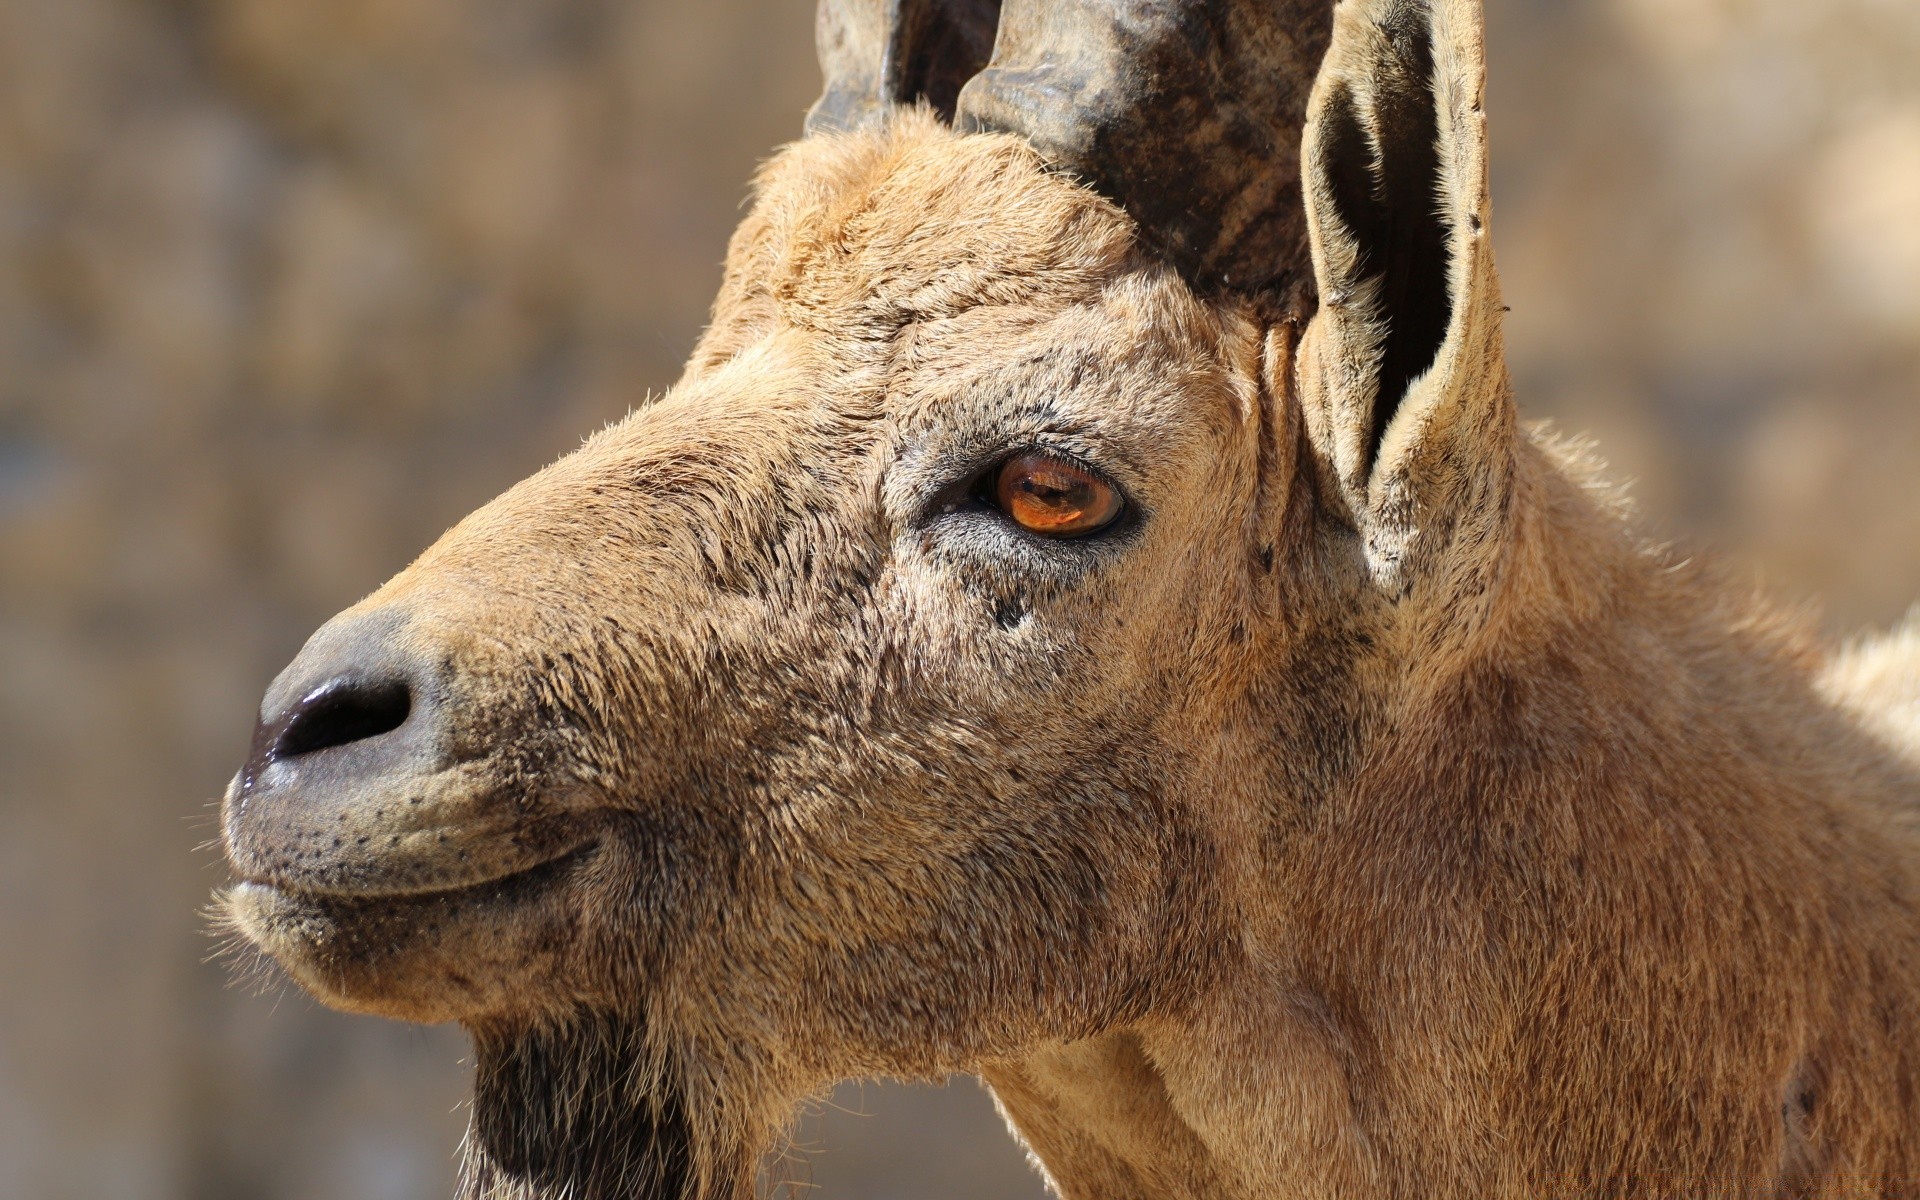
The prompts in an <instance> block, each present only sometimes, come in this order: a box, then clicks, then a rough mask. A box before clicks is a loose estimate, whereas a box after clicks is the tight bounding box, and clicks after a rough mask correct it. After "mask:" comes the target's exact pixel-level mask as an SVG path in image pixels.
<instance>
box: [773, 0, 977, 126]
mask: <svg viewBox="0 0 1920 1200" xmlns="http://www.w3.org/2000/svg"><path fill="white" fill-rule="evenodd" d="M999 18H1000V0H820V7H819V10H818V12H817V13H816V15H815V18H814V43H815V45H816V47H817V48H818V50H819V54H820V72H821V74H822V75H824V76H825V77H826V86H825V89H824V90H823V91H822V92H821V94H820V99H819V100H817V101H815V102H814V105H813V108H812V109H811V110H809V111H808V113H807V132H808V133H821V132H836V131H846V130H852V129H862V128H865V127H867V126H869V125H872V124H874V123H875V122H877V121H879V120H880V118H881V116H882V115H883V114H884V113H885V112H886V110H887V109H888V107H890V106H892V105H895V104H915V103H918V102H920V101H923V100H924V101H925V102H926V103H927V104H929V105H931V106H932V107H933V109H934V111H936V112H938V113H939V114H940V115H941V117H942V118H944V119H946V120H949V121H950V120H952V119H953V112H954V102H955V100H956V99H957V98H958V97H959V94H960V88H961V85H963V84H965V83H966V82H967V80H969V79H971V78H972V77H973V76H974V74H975V73H977V72H978V71H979V70H980V68H981V67H983V66H985V65H986V63H987V58H988V56H989V55H990V54H991V53H992V52H993V38H994V29H995V27H996V26H997V25H998V23H999Z"/></svg>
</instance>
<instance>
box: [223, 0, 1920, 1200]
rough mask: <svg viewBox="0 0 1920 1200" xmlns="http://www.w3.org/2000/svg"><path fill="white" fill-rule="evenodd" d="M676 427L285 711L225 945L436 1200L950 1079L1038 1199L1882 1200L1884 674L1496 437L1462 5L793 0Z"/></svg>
mask: <svg viewBox="0 0 1920 1200" xmlns="http://www.w3.org/2000/svg"><path fill="white" fill-rule="evenodd" d="M819 51H820V57H821V61H822V64H823V67H824V69H825V74H826V88H825V92H824V94H823V96H822V98H821V100H820V102H819V103H818V104H817V105H816V106H815V108H814V110H813V112H812V113H811V114H810V116H809V119H808V131H807V133H806V136H804V137H802V138H801V139H800V140H799V141H797V142H795V143H794V144H792V145H791V146H788V147H787V148H785V149H784V150H782V151H781V152H780V153H779V154H778V156H777V157H775V158H774V159H773V160H772V161H771V162H770V163H769V164H768V165H767V166H766V167H765V168H764V170H763V171H762V172H761V174H760V176H759V179H758V181H757V184H756V189H755V200H754V203H753V206H752V208H751V210H750V211H749V213H748V214H747V216H746V217H745V219H744V221H743V222H742V224H741V225H740V227H739V230H738V232H737V233H736V234H735V236H734V239H733V242H732V245H731V248H730V250H729V253H728V257H727V264H726V269H725V276H724V279H723V282H722V284H721V288H720V293H719V297H718V299H717V300H716V301H715V304H714V308H713V314H712V322H711V324H710V326H709V327H708V329H707V330H706V332H705V334H704V335H703V337H702V338H701V340H700V342H699V344H698V346H697V347H696V349H695V350H694V352H693V355H692V357H691V359H690V361H689V362H688V364H687V367H686V370H685V374H684V375H683V376H682V378H681V379H680V381H679V382H678V383H677V384H676V385H675V386H674V388H673V389H672V390H671V391H670V392H669V393H667V394H666V395H665V396H663V397H662V398H660V399H659V400H657V401H655V402H653V403H651V404H648V405H647V406H645V407H643V408H641V409H639V410H638V411H636V412H634V413H632V414H631V415H630V416H629V417H627V419H625V420H624V421H622V422H620V423H618V424H616V425H614V426H612V427H611V428H609V429H606V430H604V431H602V432H601V433H599V434H597V435H595V436H594V437H593V438H591V439H590V440H589V441H588V442H587V443H586V444H585V445H584V446H583V447H582V448H581V449H580V450H578V451H577V452H575V453H573V454H571V455H569V456H568V457H566V458H564V459H562V460H560V461H559V462H557V463H555V464H553V465H552V466H550V467H548V468H546V469H545V470H543V471H541V472H539V473H538V474H536V475H534V476H532V477H531V478H529V479H527V480H525V481H524V482H522V483H520V484H519V485H517V486H516V487H514V488H512V489H511V490H509V491H508V492H506V493H505V494H504V495H502V496H500V497H499V498H498V499H496V500H494V501H493V502H491V503H489V504H487V505H485V506H484V507H482V508H480V509H479V510H478V511H477V512H475V513H473V514H472V515H471V516H469V517H468V518H467V519H465V520H464V521H462V522H461V523H460V524H459V525H458V526H457V527H455V528H454V529H453V530H451V531H450V532H449V533H447V534H446V535H445V536H444V537H443V538H442V539H441V540H440V541H439V542H437V543H436V544H434V545H433V546H432V547H431V548H429V549H428V550H427V551H426V552H425V553H424V554H422V555H421V556H420V558H419V559H418V560H416V561H415V562H414V563H413V564H412V565H410V566H409V567H407V568H406V569H405V570H404V571H402V572H401V573H400V574H399V575H398V576H396V577H395V578H394V579H392V580H391V581H389V582H388V583H386V584H385V585H384V586H382V587H381V588H380V589H379V590H377V591H376V592H374V593H373V594H372V595H371V596H369V597H367V598H366V599H365V600H363V601H361V602H360V603H358V604H356V605H354V606H353V607H351V608H349V609H347V610H346V611H345V612H343V613H341V614H340V615H339V616H337V617H335V618H334V619H333V620H332V621H330V622H328V623H327V624H326V625H325V626H324V627H323V628H322V629H321V630H320V631H319V632H318V633H316V634H315V635H314V636H313V638H312V640H310V641H309V642H308V643H307V645H306V646H305V648H304V649H302V650H301V651H300V653H299V654H298V656H297V657H296V658H295V659H294V661H293V662H292V664H291V665H289V666H288V667H287V668H286V670H285V671H284V672H283V673H282V674H281V675H280V676H279V678H278V679H276V680H275V681H274V682H273V684H272V686H271V687H270V688H269V690H268V692H267V694H266V698H265V700H264V702H263V704H262V706H261V711H260V721H259V725H258V728H257V730H256V731H255V735H254V740H253V747H252V751H251V753H250V756H249V758H248V761H247V763H246V765H245V766H244V767H243V768H242V769H241V771H240V773H239V774H238V775H237V776H236V778H235V780H234V782H233V784H232V785H231V787H230V788H229V790H228V793H227V796H226V799H225V802H224V807H223V829H224V835H225V843H226V849H227V855H228V857H229V860H230V862H231V864H232V868H233V873H234V875H235V877H236V880H237V883H236V884H235V886H234V887H233V888H232V889H231V890H230V891H229V892H227V893H226V894H225V896H224V899H223V904H224V906H225V911H226V913H227V915H228V919H229V920H230V922H231V924H232V925H233V926H234V927H236V928H237V929H238V930H239V931H240V932H241V933H243V934H244V935H245V937H246V938H247V939H249V940H250V941H251V943H252V944H254V945H255V946H257V947H258V948H259V949H260V950H261V951H264V952H265V953H266V954H267V955H269V956H271V958H272V959H273V960H275V961H276V962H277V963H278V964H279V965H280V966H281V967H282V968H284V970H285V971H286V972H287V973H288V974H290V975H291V976H292V977H293V978H294V979H295V980H297V981H298V982H299V983H300V984H301V986H303V987H305V988H306V989H308V990H309V991H311V992H312V993H314V994H315V995H316V996H318V997H319V998H320V999H322V1000H323V1001H325V1002H326V1003H328V1004H330V1005H333V1006H335V1007H338V1008H342V1009H346V1010H349V1011H355V1012H366V1013H377V1014H382V1015H386V1016H389V1017H395V1018H399V1019H402V1020H409V1021H423V1022H438V1021H457V1022H460V1023H461V1024H462V1025H463V1026H465V1028H466V1029H467V1030H468V1031H469V1032H470V1033H471V1036H472V1039H473V1043H474V1047H475V1062H476V1075H475V1094H474V1108H473V1125H472V1130H471V1132H470V1135H469V1139H468V1143H467V1146H466V1151H465V1162H464V1167H463V1173H462V1180H461V1184H460V1188H461V1195H462V1196H463V1197H465V1198H466V1200H562V1198H563V1197H564V1198H566V1200H613V1198H616V1197H622V1198H631V1197H646V1198H650V1200H744V1198H746V1197H749V1196H751V1195H752V1193H753V1190H754V1187H755V1177H756V1171H757V1169H758V1167H759V1165H760V1164H761V1162H762V1161H763V1159H764V1157H765V1155H766V1154H767V1152H768V1150H769V1148H770V1147H772V1146H774V1145H776V1144H777V1143H778V1140H779V1138H780V1135H781V1133H782V1132H783V1130H784V1129H785V1128H786V1127H787V1125H788V1123H789V1122H790V1121H791V1120H792V1118H793V1115H794V1113H795V1111H796V1108H797V1106H798V1105H799V1104H800V1103H802V1102H803V1101H804V1100H805V1099H806V1098H808V1097H811V1096H815V1095H818V1094H820V1093H821V1092H823V1091H824V1090H825V1089H827V1088H829V1087H831V1086H833V1085H834V1084H835V1083H836V1082H838V1081H841V1080H846V1079H852V1078H863V1077H899V1078H908V1079H920V1078H937V1077H943V1076H945V1075H948V1074H951V1073H962V1072H965V1073H974V1074H977V1075H979V1076H980V1077H982V1078H983V1079H984V1080H985V1081H986V1083H987V1084H988V1085H989V1086H990V1087H991V1088H992V1090H993V1092H994V1094H995V1096H996V1098H997V1100H998V1102H999V1104H1000V1106H1001V1109H1002V1111H1003V1112H1004V1114H1005V1115H1006V1117H1007V1120H1008V1122H1009V1124H1010V1126H1011V1127H1012V1130H1013V1132H1014V1134H1015V1135H1016V1136H1017V1137H1018V1138H1020V1139H1021V1140H1022V1142H1023V1143H1024V1144H1025V1145H1026V1147H1027V1148H1028V1149H1029V1150H1030V1151H1031V1154H1032V1157H1033V1159H1034V1161H1035V1163H1036V1165H1037V1167H1038V1168H1039V1169H1040V1170H1041V1171H1042V1172H1044V1174H1045V1176H1046V1178H1047V1180H1048V1182H1049V1185H1050V1186H1051V1187H1052V1188H1053V1189H1054V1191H1055V1192H1056V1193H1057V1194H1058V1195H1060V1196H1062V1197H1066V1198H1068V1200H1179V1198H1189V1200H1200V1198H1203V1197H1204V1198H1209V1200H1216V1198H1248V1200H1251V1198H1252V1197H1261V1198H1263V1200H1276V1198H1279V1200H1306V1198H1309V1197H1379V1198H1391V1197H1404V1198H1414V1197H1419V1198H1422V1200H1431V1198H1435V1197H1461V1198H1465V1197H1473V1198H1475V1200H1484V1198H1488V1197H1506V1198H1511V1200H1521V1198H1527V1200H1534V1198H1538V1197H1546V1196H1558V1197H1622V1198H1624V1197H1633V1198H1635V1200H1645V1198H1654V1197H1676V1198H1678V1197H1701V1196H1715V1197H1742V1198H1745V1197H1823V1198H1833V1200H1837V1198H1839V1197H1848V1198H1856V1197H1862V1196H1879V1197H1910V1196H1920V625H1916V626H1910V627H1909V628H1908V629H1907V630H1905V631H1904V632H1902V633H1897V634H1894V635H1889V636H1887V637H1884V638H1882V639H1879V640H1877V641H1863V642H1861V643H1859V644H1857V645H1855V646H1853V647H1851V648H1850V649H1847V650H1845V651H1843V652H1830V651H1829V650H1828V649H1827V648H1825V647H1823V646H1822V645H1821V644H1820V643H1819V642H1818V641H1817V640H1816V639H1815V638H1814V637H1812V636H1811V635H1810V634H1809V633H1807V632H1806V631H1804V630H1803V629H1802V628H1801V627H1800V625H1799V624H1798V623H1797V622H1796V621H1795V620H1794V619H1791V618H1790V617H1788V616H1786V615H1783V614H1782V613H1781V612H1780V611H1779V610H1776V609H1775V608H1773V607H1771V606H1769V605H1768V604H1767V603H1766V602H1765V601H1764V600H1762V599H1759V598H1757V597H1754V596H1752V595H1751V594H1749V593H1748V592H1747V591H1745V590H1743V589H1741V588H1738V587H1733V586H1729V585H1728V584H1727V583H1726V582H1725V581H1723V580H1722V579H1720V578H1718V577H1717V576H1716V575H1715V573H1714V572H1713V570H1712V569H1711V567H1709V566H1703V565H1701V564H1700V563H1698V562H1695V561H1692V560H1686V559H1682V558H1680V557H1679V556H1677V555H1675V554H1674V553H1673V552H1671V551H1669V550H1667V549H1665V548H1663V547H1662V546H1661V545H1659V544H1657V543H1655V542H1653V541H1651V540H1649V539H1648V538H1647V537H1646V536H1645V535H1644V534H1643V533H1642V532H1640V531H1639V529H1638V528H1637V526H1636V525H1635V522H1634V519H1633V516H1632V514H1631V512H1630V511H1629V510H1628V508H1627V507H1626V505H1625V504H1624V502H1623V501H1622V500H1621V499H1620V498H1619V496H1618V494H1617V493H1616V492H1615V491H1614V490H1612V489H1611V488H1609V487H1608V486H1607V485H1606V484H1605V483H1604V482H1603V481H1602V478H1601V475H1600V472H1599V468H1598V466H1597V464H1596V462H1595V461H1594V459H1593V458H1592V456H1591V454H1590V452H1589V451H1588V450H1587V449H1586V448H1585V447H1583V446H1582V445H1580V444H1578V443H1575V442H1572V441H1568V440H1566V439H1563V438H1560V437H1558V436H1556V435H1554V434H1552V433H1550V432H1548V431H1545V430H1543V429H1540V428H1536V427H1530V426H1526V425H1523V424H1522V423H1521V422H1520V421H1519V419H1518V415H1517V410H1516V407H1515V402H1514V397H1513V394H1512V388H1511V386H1510V382H1509V379H1508V375H1507V371H1506V368H1505V360H1504V356H1503V349H1502V341H1501V338H1502V334H1501V317H1502V311H1503V309H1502V304H1501V297H1500V290H1499V280H1498V275H1497V272H1496V270H1495V265H1494V257H1493V251H1492V239H1493V236H1494V231H1493V224H1492V219H1491V209H1490V204H1489V198H1488V186H1487V147H1488V142H1487V118H1486V114H1485V112H1484V110H1483V91H1484V84H1485V67H1484V52H1483V45H1482V15H1481V11H1480V4H1479V3H1478V0H1340V2H1339V3H1338V4H1335V5H1332V6H1329V5H1327V4H1325V3H1318V2H1313V0H1268V2H1266V3H1253V2H1252V0H1168V2H1167V3H1163V4H1155V5H1131V4H1117V3H1107V2H1102V0H1006V2H1005V3H999V4H996V3H992V2H991V0H824V3H823V5H822V8H821V13H820V22H819Z"/></svg>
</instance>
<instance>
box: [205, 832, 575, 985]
mask: <svg viewBox="0 0 1920 1200" xmlns="http://www.w3.org/2000/svg"><path fill="white" fill-rule="evenodd" d="M600 845H601V842H600V839H599V838H598V837H593V838H589V839H587V840H584V841H581V842H579V843H577V844H574V845H572V846H570V847H568V848H567V849H566V850H564V851H562V852H560V853H558V854H554V855H552V856H551V857H547V858H544V859H542V860H541V861H539V862H537V863H535V864H534V865H532V866H524V867H519V868H518V869H515V870H512V871H508V872H504V873H501V874H498V875H492V876H489V877H485V878H482V879H477V880H472V881H467V882H462V883H459V884H456V885H453V886H438V887H433V888H420V889H415V890H395V889H394V888H392V887H391V886H380V887H376V888H374V889H371V890H350V889H346V888H341V887H334V886H329V887H308V886H303V885H302V884H301V883H297V882H292V881H288V880H284V879H269V878H257V877H256V878H247V879H243V880H242V881H241V882H240V883H239V884H237V885H236V886H235V887H233V888H232V889H231V890H230V891H229V892H228V893H227V896H226V900H225V907H226V910H227V913H228V915H229V917H230V919H231V921H232V923H233V924H234V926H235V927H236V928H238V929H239V930H240V932H242V933H243V934H245V936H246V937H247V938H248V940H250V941H251V942H253V944H254V945H256V946H257V947H259V948H260V949H261V950H263V951H265V952H266V954H267V955H268V956H270V957H271V958H272V959H273V960H274V961H275V962H277V963H278V964H279V965H280V966H281V967H282V968H283V969H284V970H286V972H287V973H288V974H289V975H291V976H293V978H294V980H295V981H296V982H297V983H299V984H300V985H301V986H302V987H304V988H306V989H307V990H308V991H310V992H312V993H313V994H314V995H315V996H317V997H318V998H319V999H320V1000H322V1001H323V1002H325V1003H327V1004H329V1005H332V1006H333V1007H336V1008H342V1009H346V1010H348V1011H353V1012H365V1013H372V1014H375V1015H379V1016H388V1017H397V1018H400V1019H402V1020H410V1021H420V1022H427V1023H431V1022H437V1021H446V1020H469V1019H474V1018H477V1017H483V1016H490V1015H495V1014H499V1013H502V1012H509V1011H512V1010H514V1009H515V1007H516V1006H517V1004H518V1003H519V1002H520V998H521V997H523V996H525V995H527V994H530V989H529V987H528V986H527V985H528V984H529V983H531V982H534V981H537V980H539V979H541V978H543V977H548V976H554V975H557V974H558V973H559V970H560V967H561V965H562V964H563V962H564V960H565V958H566V955H567V954H568V952H569V949H570V947H571V946H572V945H573V944H574V942H575V940H576V938H575V934H576V932H577V928H578V924H579V919H578V916H577V914H576V912H575V908H576V906H575V905H574V904H573V903H571V898H570V895H569V893H570V890H571V889H570V888H569V887H568V884H569V882H570V881H572V880H575V879H577V878H578V877H579V876H580V875H581V874H582V872H584V871H586V870H588V869H589V868H590V865H591V863H592V861H593V859H594V858H595V856H596V853H597V851H598V850H599V849H600Z"/></svg>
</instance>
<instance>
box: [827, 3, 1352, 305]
mask: <svg viewBox="0 0 1920 1200" xmlns="http://www.w3.org/2000/svg"><path fill="white" fill-rule="evenodd" d="M1332 13H1333V0H1159V2H1154V3H1143V2H1140V0H1006V2H1005V5H1004V7H1003V9H1002V11H1001V13H1000V26H999V37H998V39H997V40H996V42H995V43H994V48H993V57H992V59H991V61H990V62H989V63H988V64H987V66H986V68H985V69H984V70H982V71H981V72H980V74H978V75H977V76H975V77H974V78H973V79H972V81H971V82H969V83H967V85H966V86H965V87H964V88H963V89H962V90H961V92H960V97H959V101H958V105H957V116H956V117H955V124H956V125H957V126H959V127H960V128H963V129H996V130H1003V131H1006V132H1009V133H1019V134H1023V135H1025V136H1026V137H1027V138H1028V139H1029V140H1030V141H1032V142H1033V143H1034V145H1035V146H1036V147H1037V148H1038V149H1039V150H1040V151H1041V153H1043V154H1046V155H1047V156H1048V157H1050V158H1052V159H1053V160H1055V161H1056V162H1058V163H1059V164H1060V165H1061V166H1064V167H1067V168H1069V169H1071V170H1073V171H1074V172H1076V173H1077V174H1079V175H1080V176H1082V177H1083V178H1085V179H1086V180H1087V182H1089V183H1090V184H1092V185H1093V186H1094V187H1095V188H1097V189H1098V190H1099V191H1101V192H1102V193H1104V194H1105V195H1106V196H1107V197H1108V198H1110V199H1112V200H1115V201H1117V202H1119V203H1120V204H1121V205H1122V206H1123V207H1124V208H1126V209H1127V211H1128V212H1129V213H1131V214H1132V215H1133V217H1134V219H1135V220H1137V221H1139V222H1140V224H1141V226H1142V227H1143V228H1144V229H1146V230H1147V231H1148V233H1149V235H1151V236H1153V237H1155V238H1156V239H1158V240H1159V242H1160V243H1161V245H1162V247H1163V249H1164V250H1165V251H1166V253H1167V254H1168V255H1169V256H1170V257H1171V259H1172V260H1173V262H1174V264H1175V265H1176V266H1178V267H1179V268H1180V270H1181V272H1182V273H1183V274H1184V275H1186V277H1187V278H1188V279H1189V280H1192V281H1193V282H1195V283H1196V284H1198V285H1201V286H1206V287H1231V288H1234V289H1238V290H1246V291H1260V290H1264V289H1268V288H1272V287H1276V286H1279V285H1282V284H1284V283H1286V282H1288V281H1289V280H1291V279H1294V278H1298V277H1302V276H1304V275H1305V274H1306V271H1307V263H1308V258H1307V250H1306V219H1305V216H1304V215H1303V212H1302V207H1301V201H1300V134H1301V129H1302V127H1303V126H1304V124H1305V121H1306V108H1307V97H1308V95H1309V93H1310V92H1311V91H1312V89H1313V80H1314V76H1315V74H1316V73H1317V72H1318V70H1319V68H1320V60H1321V58H1322V57H1323V56H1324V55H1325V53H1326V50H1327V43H1328V40H1329V37H1330V36H1331V31H1332V26H1333V17H1332ZM824 44H825V43H824V41H823V43H822V45H824Z"/></svg>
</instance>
